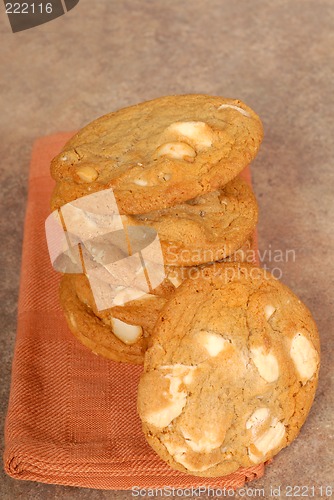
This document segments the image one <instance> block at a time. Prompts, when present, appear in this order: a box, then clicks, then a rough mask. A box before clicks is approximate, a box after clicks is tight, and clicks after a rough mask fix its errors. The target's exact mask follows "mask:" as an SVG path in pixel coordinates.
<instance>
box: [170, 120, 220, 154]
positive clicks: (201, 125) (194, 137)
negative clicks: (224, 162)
mask: <svg viewBox="0 0 334 500" xmlns="http://www.w3.org/2000/svg"><path fill="white" fill-rule="evenodd" d="M166 132H168V133H170V134H175V135H178V136H181V137H185V138H187V139H188V140H189V141H191V143H192V144H193V146H194V147H195V149H196V150H198V151H201V150H203V149H206V148H209V147H210V146H212V142H213V130H212V128H211V127H210V126H209V125H208V124H207V123H205V122H175V123H172V124H171V125H169V127H168V128H167V129H166Z"/></svg>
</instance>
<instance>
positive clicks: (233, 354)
mask: <svg viewBox="0 0 334 500" xmlns="http://www.w3.org/2000/svg"><path fill="white" fill-rule="evenodd" d="M318 370H319V338H318V333H317V329H316V325H315V323H314V321H313V319H312V317H311V314H310V312H309V311H308V309H307V308H306V307H305V306H304V305H303V304H302V303H301V302H300V300H298V298H297V297H296V296H295V295H294V294H293V293H292V292H291V291H290V290H289V289H288V288H287V287H286V286H284V285H283V284H281V283H280V282H279V281H277V280H276V279H274V278H273V277H272V276H271V275H270V274H269V273H268V272H266V271H265V270H262V269H259V268H256V267H253V266H250V265H246V264H233V263H229V264H218V265H215V266H213V267H211V268H210V269H208V268H206V269H204V270H203V272H202V275H201V276H200V277H199V278H197V279H194V280H191V279H188V280H186V281H185V282H184V283H183V284H182V285H181V286H180V288H179V289H178V290H177V291H176V292H175V294H174V296H173V297H172V299H171V300H170V301H169V302H168V304H167V305H166V306H165V308H164V309H163V311H162V314H161V317H160V318H159V319H158V321H157V323H156V327H155V333H154V337H153V345H152V347H151V348H150V349H148V351H147V352H146V355H145V366H144V373H143V375H142V377H141V380H140V384H139V392H138V411H139V415H140V418H141V420H142V422H143V430H144V433H145V435H146V438H147V440H148V442H149V444H150V445H151V446H152V447H153V448H154V449H155V450H156V451H157V453H158V454H159V455H160V456H161V457H162V458H163V459H164V460H165V461H167V462H168V463H169V464H170V465H171V467H173V468H175V469H178V470H181V471H182V472H187V473H190V474H194V475H197V476H220V475H226V474H229V473H231V472H233V471H235V470H237V469H238V468H239V467H241V466H242V467H248V466H251V465H254V464H257V463H261V462H264V461H266V460H268V459H270V458H271V457H272V456H273V455H275V454H276V453H277V452H278V451H279V450H280V449H282V448H283V447H285V446H287V445H288V444H289V443H290V442H291V441H292V440H293V439H294V438H295V437H296V436H297V434H298V432H299V429H300V427H301V426H302V424H303V422H304V421H305V419H306V416H307V414H308V412H309V410H310V407H311V404H312V401H313V398H314V394H315V389H316V385H317V378H318ZM152 387H154V391H152Z"/></svg>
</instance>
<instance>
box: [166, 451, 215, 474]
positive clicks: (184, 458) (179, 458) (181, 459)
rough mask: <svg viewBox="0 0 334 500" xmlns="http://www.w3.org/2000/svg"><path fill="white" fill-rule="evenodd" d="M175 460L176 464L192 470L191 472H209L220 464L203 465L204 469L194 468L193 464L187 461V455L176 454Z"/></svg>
mask: <svg viewBox="0 0 334 500" xmlns="http://www.w3.org/2000/svg"><path fill="white" fill-rule="evenodd" d="M173 458H174V460H175V461H176V462H178V463H179V464H181V465H183V467H185V468H186V469H188V470H190V471H191V472H203V471H205V470H208V469H210V468H211V467H213V466H214V465H217V464H218V463H219V462H214V463H212V464H209V465H202V467H194V466H193V464H191V463H190V462H189V461H188V460H187V456H186V454H185V453H176V454H175V455H174V457H173Z"/></svg>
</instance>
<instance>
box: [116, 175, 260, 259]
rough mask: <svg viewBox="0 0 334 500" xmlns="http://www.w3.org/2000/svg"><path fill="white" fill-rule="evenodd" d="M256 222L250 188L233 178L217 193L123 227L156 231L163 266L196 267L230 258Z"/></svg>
mask: <svg viewBox="0 0 334 500" xmlns="http://www.w3.org/2000/svg"><path fill="white" fill-rule="evenodd" d="M257 218H258V206H257V202H256V199H255V196H254V194H253V192H252V190H251V188H250V186H249V185H248V184H247V183H246V182H245V181H244V180H242V179H240V178H236V179H233V180H232V181H231V182H229V183H228V184H226V185H225V186H224V187H223V188H221V189H220V190H218V191H214V192H211V193H207V194H204V195H202V196H199V197H197V198H194V199H192V200H189V201H186V202H184V203H182V204H179V205H176V206H174V207H169V208H166V209H163V210H157V211H154V212H149V213H146V214H143V215H136V216H128V217H127V222H126V223H127V225H136V224H138V225H142V226H149V227H152V228H154V229H155V230H156V231H157V234H158V236H159V240H160V244H161V248H162V252H163V257H164V263H165V265H169V266H196V265H199V264H204V263H208V262H215V261H218V260H221V259H224V258H226V257H228V256H229V255H231V254H233V253H234V252H235V251H236V250H237V249H238V248H240V247H241V246H242V245H243V244H244V243H245V241H247V239H248V238H249V236H250V234H251V233H252V232H253V230H254V228H255V225H256V223H257Z"/></svg>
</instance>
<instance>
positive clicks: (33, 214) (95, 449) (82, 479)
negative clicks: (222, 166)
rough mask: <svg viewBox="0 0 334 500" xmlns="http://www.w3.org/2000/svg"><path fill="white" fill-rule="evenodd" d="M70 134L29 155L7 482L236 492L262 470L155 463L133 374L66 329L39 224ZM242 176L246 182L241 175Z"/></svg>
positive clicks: (46, 142) (45, 142) (7, 435)
mask: <svg viewBox="0 0 334 500" xmlns="http://www.w3.org/2000/svg"><path fill="white" fill-rule="evenodd" d="M71 135H72V134H69V133H60V134H57V135H53V136H49V137H44V138H41V139H39V140H38V141H37V142H36V143H35V146H34V149H33V154H32V161H31V169H30V180H29V195H28V204H27V212H26V220H25V229H24V244H23V257H22V269H21V286H20V297H19V308H18V329H17V338H16V346H15V353H14V361H13V367H12V382H11V391H10V400H9V407H8V414H7V419H6V426H5V442H6V446H5V453H4V464H5V470H6V472H7V473H8V474H9V475H10V476H12V477H13V478H16V479H24V480H33V481H41V482H45V483H54V484H63V485H73V486H84V487H90V488H102V489H112V490H117V489H130V488H131V487H132V486H139V487H146V488H149V487H150V488H160V487H164V486H171V487H178V488H179V487H180V488H186V487H194V488H196V487H198V486H211V487H212V488H214V487H217V488H222V487H226V488H234V489H236V488H238V487H241V486H242V485H243V484H244V483H245V481H250V480H252V479H255V478H258V477H260V476H262V474H263V471H264V465H262V464H261V465H258V466H255V467H252V468H249V469H239V470H238V471H237V472H236V473H234V474H231V475H229V476H227V477H224V478H212V479H206V478H199V477H194V476H189V475H185V474H182V473H180V472H176V471H173V470H172V469H170V467H169V466H168V465H167V464H165V463H164V462H163V461H161V460H160V459H159V458H158V456H157V455H156V454H155V453H154V451H153V450H151V448H150V447H149V446H148V444H147V443H146V441H145V439H144V436H143V434H142V432H141V423H140V420H139V417H138V416H137V412H136V395H137V384H138V379H139V377H140V373H141V370H142V369H141V367H138V366H130V365H126V364H118V363H114V362H112V361H109V360H107V359H103V358H101V357H98V356H94V355H93V354H92V353H91V352H90V351H89V350H88V349H86V348H85V347H83V346H82V345H81V344H80V343H79V342H78V341H76V339H75V338H74V337H73V336H72V335H71V333H70V332H69V330H68V328H67V325H66V323H65V320H64V318H63V314H62V311H61V309H60V305H59V299H58V285H59V279H60V276H59V274H58V273H56V272H55V271H54V270H53V269H52V267H51V264H50V260H49V256H48V251H47V246H46V240H45V232H44V222H45V219H46V218H47V216H48V215H49V213H50V210H49V199H50V195H51V191H52V188H53V181H52V179H51V178H50V175H49V164H50V160H51V158H52V157H53V156H55V155H56V154H57V153H58V152H59V150H60V149H61V148H62V146H63V145H64V143H65V142H66V141H67V140H68V139H69V138H70V136H71ZM244 175H245V176H246V178H248V180H250V173H249V170H248V171H247V172H245V173H244Z"/></svg>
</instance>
